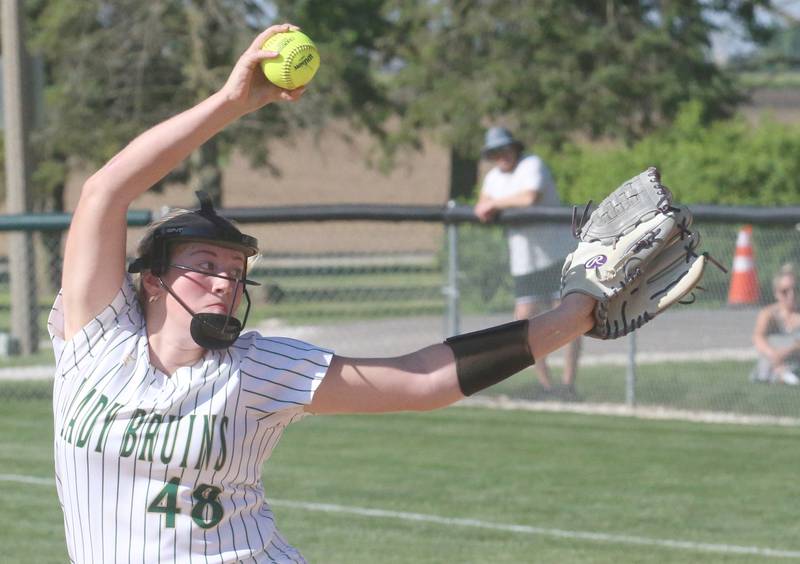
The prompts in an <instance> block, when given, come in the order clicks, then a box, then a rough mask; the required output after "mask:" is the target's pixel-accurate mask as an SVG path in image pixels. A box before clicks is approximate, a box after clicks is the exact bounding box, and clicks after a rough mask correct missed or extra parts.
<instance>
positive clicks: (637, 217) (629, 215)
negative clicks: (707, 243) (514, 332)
mask: <svg viewBox="0 0 800 564" xmlns="http://www.w3.org/2000/svg"><path fill="white" fill-rule="evenodd" d="M590 205H591V202H590V204H589V206H586V209H585V210H584V212H583V216H582V217H581V219H580V220H578V219H577V213H576V211H573V221H572V230H573V234H574V235H575V237H576V238H577V239H578V240H579V243H578V247H577V248H576V249H575V251H574V252H573V253H571V254H570V255H569V256H567V260H566V261H565V263H564V268H563V270H562V272H561V296H562V297H564V296H566V295H568V294H571V293H573V292H580V293H583V294H588V295H590V296H592V297H594V298H595V299H597V306H596V307H595V311H594V314H595V325H594V327H593V328H592V329H591V330H590V331H589V332H588V333H587V335H589V336H591V337H596V338H599V339H615V338H617V337H621V336H623V335H627V334H628V333H630V332H631V331H634V330H635V329H638V328H639V327H641V326H642V325H644V324H645V323H647V322H648V321H650V320H651V319H653V318H654V317H655V316H656V315H658V314H659V313H661V312H662V311H664V310H665V309H667V308H668V307H670V306H671V305H673V304H674V303H676V302H679V301H682V300H684V298H685V297H686V296H687V295H688V294H689V293H690V292H692V290H693V289H694V288H695V287H696V286H697V284H698V283H699V282H700V278H701V277H702V275H703V270H704V269H705V265H706V262H707V260H708V259H709V258H710V257H709V256H708V254H707V253H702V254H698V253H697V252H696V249H697V247H698V245H699V244H700V235H699V234H698V233H697V231H693V230H692V229H691V225H692V214H691V212H690V211H689V209H688V208H685V207H679V206H676V205H674V204H673V201H672V193H671V192H670V191H669V189H667V188H666V187H665V186H663V185H662V184H661V178H660V175H659V173H658V170H657V169H655V168H652V167H651V168H649V169H647V170H646V171H644V172H643V173H641V174H639V175H638V176H635V177H633V178H632V179H630V180H628V181H627V182H625V183H624V184H622V186H620V187H619V188H617V189H616V190H615V191H614V192H612V193H611V194H610V195H609V196H608V197H607V198H606V199H605V200H603V201H602V202H601V203H600V205H599V206H598V207H597V209H596V210H594V212H592V213H591V215H589V217H588V218H587V217H586V216H587V212H588V210H589V207H590ZM715 264H716V263H715ZM693 298H694V296H693V295H692V296H691V298H688V299H689V300H691V301H694V300H693ZM691 301H689V302H688V303H691Z"/></svg>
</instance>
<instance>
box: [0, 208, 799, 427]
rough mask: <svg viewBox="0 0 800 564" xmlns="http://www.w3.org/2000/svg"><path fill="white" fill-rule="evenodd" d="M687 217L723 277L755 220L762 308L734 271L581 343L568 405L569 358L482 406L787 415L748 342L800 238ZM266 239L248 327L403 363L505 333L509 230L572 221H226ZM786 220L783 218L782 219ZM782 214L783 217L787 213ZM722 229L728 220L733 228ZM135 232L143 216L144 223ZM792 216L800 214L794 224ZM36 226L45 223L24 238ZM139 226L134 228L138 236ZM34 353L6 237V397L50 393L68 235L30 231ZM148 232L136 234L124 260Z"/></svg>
mask: <svg viewBox="0 0 800 564" xmlns="http://www.w3.org/2000/svg"><path fill="white" fill-rule="evenodd" d="M704 210H705V213H698V214H697V216H698V217H699V219H698V220H697V221H696V225H697V226H698V228H699V230H700V232H701V234H702V237H703V243H702V248H703V249H704V250H707V251H709V252H710V253H711V254H712V255H713V256H714V258H715V259H717V260H718V261H719V262H720V263H721V264H722V265H724V266H725V267H727V268H728V269H729V270H730V268H731V265H732V263H733V257H734V251H735V246H736V240H737V234H738V232H739V230H740V228H741V226H742V224H743V223H744V222H745V220H748V219H749V220H750V222H752V223H754V224H755V226H754V229H753V237H752V246H753V250H754V253H755V268H756V271H757V276H758V280H759V290H760V296H759V298H758V299H757V300H752V302H753V303H746V304H743V305H737V306H731V305H729V304H728V294H729V288H730V279H731V278H730V277H731V275H730V273H728V274H726V273H724V272H722V271H721V270H718V269H716V268H714V267H713V266H710V267H709V269H708V270H707V274H706V275H705V277H704V280H703V283H702V286H703V287H704V289H705V291H701V292H698V293H697V300H696V302H695V303H694V304H693V305H691V306H680V305H679V306H676V307H674V308H672V309H671V310H669V311H667V312H666V313H665V314H664V315H662V316H661V317H660V318H659V319H658V320H656V321H655V322H653V323H651V324H649V325H647V326H646V327H645V328H643V329H642V330H641V331H638V332H636V333H635V334H634V335H633V336H629V337H625V338H622V339H618V340H615V341H598V340H595V339H589V338H584V339H582V350H581V355H580V359H579V366H578V372H577V379H576V382H575V384H576V385H575V393H572V392H571V391H570V393H563V394H562V393H560V392H561V391H566V390H563V389H562V388H561V387H560V386H559V385H558V382H559V380H560V377H561V373H562V370H563V364H564V353H563V351H558V352H556V353H554V354H553V355H551V357H549V358H548V359H547V360H546V362H547V363H548V364H549V366H550V368H551V371H552V377H553V380H554V382H555V384H556V385H555V387H554V390H553V391H550V392H546V391H545V390H544V389H543V388H542V387H541V386H540V385H539V384H538V383H537V378H536V373H535V370H534V369H528V370H526V371H524V372H523V373H521V374H519V375H517V376H515V377H514V378H511V379H509V380H507V381H506V382H504V383H502V384H501V385H499V386H497V387H495V388H493V389H491V390H488V391H487V392H485V395H487V396H493V397H497V396H498V395H503V396H507V397H510V398H518V399H527V400H537V401H544V402H552V403H555V402H567V401H569V402H581V403H582V404H585V405H596V404H611V405H633V404H635V405H637V406H642V407H643V406H652V407H653V408H654V409H677V410H684V411H687V412H697V411H701V412H718V413H727V414H738V415H770V416H777V417H795V416H796V414H797V413H798V408H800V389H798V388H800V386H790V385H786V384H780V383H773V384H769V383H757V382H754V381H752V379H751V377H750V374H751V371H752V369H753V367H754V365H755V362H756V352H755V349H754V347H753V345H752V333H753V328H754V323H755V318H756V315H757V312H758V309H759V308H760V307H761V306H763V305H764V304H766V303H769V302H771V301H773V299H774V298H773V295H772V277H773V275H774V274H775V273H776V272H777V270H778V269H779V268H780V266H781V265H782V264H784V263H786V262H794V263H797V264H800V256H798V254H800V251H799V250H798V249H800V233H799V232H798V229H797V228H796V223H795V222H794V220H792V217H794V216H793V215H792V213H789V212H787V210H775V211H774V212H769V211H764V210H758V213H755V212H753V213H749V212H748V210H733V211H731V210H727V212H728V213H725V211H724V210H723V212H720V211H719V210H713V209H705V208H704ZM228 212H229V213H228V215H229V216H231V217H234V218H236V219H239V220H240V221H241V222H246V223H247V225H244V226H243V229H244V230H245V231H246V232H248V233H253V234H254V235H256V236H257V237H258V238H259V241H260V243H261V248H262V250H263V256H262V258H261V260H260V261H259V262H258V263H257V265H256V266H255V268H254V270H253V272H252V273H251V275H252V276H251V277H252V278H255V279H257V280H259V281H260V282H261V283H262V286H261V287H260V288H258V289H256V290H255V291H254V292H253V293H252V298H253V308H252V311H251V313H250V321H249V322H248V326H249V327H250V328H255V329H258V330H260V331H262V332H263V333H266V334H272V335H284V336H290V337H296V338H300V339H304V340H306V341H309V342H312V343H314V344H318V345H322V346H327V347H331V348H333V349H334V350H336V351H337V353H339V354H341V355H345V356H389V355H397V354H403V353H406V352H410V351H413V350H415V349H417V348H420V347H423V346H426V345H429V344H431V343H436V342H440V341H441V340H442V339H443V338H444V337H446V336H448V335H450V334H453V333H456V332H465V331H470V330H474V329H479V328H482V327H486V326H489V325H494V324H498V323H502V322H505V321H509V320H511V319H512V316H513V307H514V297H513V283H512V278H511V276H510V274H509V267H508V248H507V243H506V238H505V227H504V225H503V223H508V222H511V223H519V222H541V221H545V222H560V223H567V222H568V221H569V219H568V218H569V215H570V213H569V210H563V209H550V210H547V209H539V210H537V209H536V208H533V209H532V210H530V211H524V212H519V213H509V214H507V215H506V216H505V218H504V219H503V221H502V222H499V223H495V224H490V225H481V224H478V223H476V222H475V221H474V218H473V217H472V214H471V211H470V209H469V208H467V207H466V206H451V207H449V208H446V209H444V210H442V209H438V208H409V207H387V206H363V207H349V208H346V207H342V206H338V207H330V208H324V207H322V208H319V207H318V208H302V209H292V210H290V211H288V212H287V210H286V209H272V210H238V211H237V210H228ZM790 212H791V210H790ZM787 213H788V215H787ZM726 217H727V221H726ZM139 219H140V220H141V218H139ZM798 219H800V216H798ZM37 222H38V225H39V226H40V227H41V218H39V219H36V218H33V219H32V220H31V221H30V222H29V223H30V226H31V227H33V226H34V225H37ZM141 223H143V222H142V221H140V222H139V224H141ZM31 232H32V234H33V248H34V257H35V258H34V260H33V264H34V265H35V268H34V269H33V271H34V273H35V280H34V281H33V283H31V284H30V285H29V290H30V292H32V293H33V294H34V295H33V296H32V301H33V303H35V304H36V309H37V311H36V319H37V329H38V340H37V343H38V344H39V352H38V353H36V354H34V355H26V356H19V355H15V354H14V352H15V339H14V338H11V336H10V334H11V329H12V312H13V311H14V308H15V304H14V303H12V297H11V296H12V293H11V289H10V286H9V275H8V273H9V270H10V269H9V265H8V261H7V260H5V259H4V258H3V257H5V256H6V255H7V250H8V247H9V245H11V244H13V243H12V241H11V233H13V232H12V231H4V232H2V233H0V266H1V267H2V268H0V365H2V368H0V396H6V397H8V396H9V395H13V396H14V397H20V398H23V397H42V396H47V395H48V394H49V388H50V384H51V380H50V379H49V376H50V374H51V371H52V363H53V361H52V351H51V350H50V346H49V340H48V336H47V331H46V318H47V313H48V311H49V307H50V305H51V304H52V301H53V298H54V296H55V293H56V292H57V288H58V280H59V277H60V264H61V248H62V245H63V241H62V238H63V237H62V235H63V231H59V229H58V228H57V227H54V226H52V225H51V226H48V227H47V228H46V229H38V230H32V231H31ZM140 235H141V229H140V228H136V227H131V229H130V232H129V251H130V252H132V249H133V247H134V246H135V243H136V241H137V240H138V238H139V236H140Z"/></svg>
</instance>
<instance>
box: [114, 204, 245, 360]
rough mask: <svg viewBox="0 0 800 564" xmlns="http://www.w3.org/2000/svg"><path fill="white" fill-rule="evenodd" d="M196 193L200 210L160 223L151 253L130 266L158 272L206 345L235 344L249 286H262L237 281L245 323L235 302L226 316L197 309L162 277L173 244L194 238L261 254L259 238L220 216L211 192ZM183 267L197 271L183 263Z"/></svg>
mask: <svg viewBox="0 0 800 564" xmlns="http://www.w3.org/2000/svg"><path fill="white" fill-rule="evenodd" d="M195 194H196V195H197V199H198V200H199V201H200V209H198V210H195V211H193V212H190V213H186V214H182V215H179V216H177V217H174V218H172V219H170V220H168V221H166V222H165V223H163V224H162V225H160V226H158V227H157V228H156V229H155V231H154V232H153V244H152V248H151V251H150V254H149V255H146V256H143V257H139V258H137V259H136V260H134V261H133V262H131V264H130V265H129V266H128V272H130V273H137V272H143V271H145V270H150V272H151V273H153V274H155V275H156V276H157V277H158V280H159V282H160V283H161V285H162V286H163V287H164V288H165V289H166V290H167V292H169V294H170V295H171V296H172V297H173V298H175V300H176V301H177V302H178V303H179V304H180V305H181V306H182V307H183V308H184V309H185V310H186V311H188V312H189V314H190V315H191V316H192V322H191V326H190V332H191V335H192V339H194V341H195V342H196V343H197V344H198V345H200V346H201V347H203V348H206V349H222V348H227V347H229V346H231V345H232V344H233V343H234V342H235V341H236V339H237V338H238V337H239V333H241V331H242V329H243V328H244V326H245V324H246V323H247V318H248V316H249V314H250V305H251V304H250V294H249V293H248V292H247V285H258V283H257V282H253V281H252V280H247V279H242V280H235V281H236V282H237V284H242V295H243V297H244V298H245V300H246V302H247V308H246V310H245V315H244V322H240V321H239V320H238V319H236V318H235V317H234V316H233V314H234V311H233V305H234V304H233V303H231V307H230V309H229V310H228V313H227V314H226V315H223V314H220V313H195V312H193V311H192V310H191V309H189V307H188V306H187V305H186V303H184V301H183V300H182V299H181V298H179V297H178V296H177V294H175V292H173V291H172V288H170V287H169V286H167V285H166V284H165V283H164V281H163V280H162V279H161V276H162V275H163V274H164V273H165V272H166V271H167V269H168V268H169V267H170V266H172V265H171V264H170V260H169V257H170V250H171V247H172V245H174V244H177V243H184V242H192V241H200V242H208V243H211V244H214V245H219V246H223V247H230V248H233V249H237V250H241V251H242V252H243V253H244V255H245V258H249V257H251V256H253V255H255V254H256V253H258V241H257V240H256V239H255V237H250V236H249V235H245V234H243V233H242V232H241V231H239V230H238V229H237V228H236V227H235V226H234V225H233V224H232V223H231V222H230V221H228V220H227V219H225V218H223V217H220V216H219V215H217V212H216V211H214V206H213V204H212V202H211V198H210V197H209V196H208V194H206V193H205V192H201V191H198V192H195ZM179 268H183V269H185V270H194V269H191V268H187V267H181V266H179ZM197 272H201V273H202V274H207V275H210V276H216V277H219V278H225V279H228V280H230V277H227V276H221V275H218V274H215V273H205V272H202V271H197ZM245 274H246V271H245ZM237 290H238V288H237Z"/></svg>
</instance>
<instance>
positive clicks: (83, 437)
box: [75, 394, 108, 448]
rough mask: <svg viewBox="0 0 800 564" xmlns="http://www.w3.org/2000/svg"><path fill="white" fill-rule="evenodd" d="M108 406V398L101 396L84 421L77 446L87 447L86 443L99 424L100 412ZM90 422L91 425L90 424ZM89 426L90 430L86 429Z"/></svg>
mask: <svg viewBox="0 0 800 564" xmlns="http://www.w3.org/2000/svg"><path fill="white" fill-rule="evenodd" d="M107 404H108V398H107V397H106V396H104V395H103V394H100V397H99V398H98V399H97V402H96V403H95V404H94V405H93V406H92V409H91V411H89V415H87V416H86V419H84V420H83V425H81V430H80V431H79V432H78V440H77V441H75V445H76V446H79V447H81V448H83V447H84V446H85V445H86V441H88V440H89V435H91V434H92V429H94V424H95V423H96V422H97V417H98V416H99V415H100V412H101V411H103V410H104V409H105V407H106V405H107ZM90 420H91V424H90V423H89V421H90ZM87 425H88V426H89V428H88V429H87V428H86V426H87Z"/></svg>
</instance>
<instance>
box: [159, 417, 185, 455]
mask: <svg viewBox="0 0 800 564" xmlns="http://www.w3.org/2000/svg"><path fill="white" fill-rule="evenodd" d="M176 419H177V420H178V422H177V423H175V432H174V433H173V434H172V448H171V449H170V450H169V456H167V444H168V443H169V430H170V428H171V427H172V422H173V421H175V420H176ZM180 426H181V417H175V416H174V415H170V416H169V422H168V423H167V430H166V431H164V444H162V445H161V462H163V463H164V464H169V461H170V460H172V454H173V453H174V452H175V443H177V442H178V429H179V428H180Z"/></svg>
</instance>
